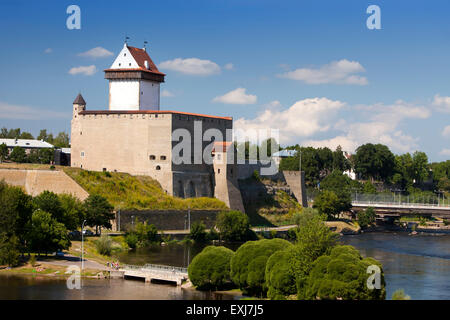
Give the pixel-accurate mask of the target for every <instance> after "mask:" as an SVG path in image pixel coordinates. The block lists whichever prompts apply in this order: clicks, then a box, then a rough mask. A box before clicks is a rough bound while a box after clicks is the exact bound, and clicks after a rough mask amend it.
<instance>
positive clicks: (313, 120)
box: [234, 98, 431, 152]
mask: <svg viewBox="0 0 450 320" xmlns="http://www.w3.org/2000/svg"><path fill="white" fill-rule="evenodd" d="M343 111H351V114H352V115H353V116H354V117H355V119H356V121H352V119H348V118H347V117H344V116H343V115H342V113H341V112H343ZM430 114H431V113H430V111H429V110H428V108H425V107H422V106H417V105H413V104H409V103H407V102H404V101H402V100H399V101H396V102H395V103H394V104H391V105H384V104H374V105H358V106H349V105H347V104H346V103H344V102H341V101H335V100H330V99H327V98H311V99H304V100H300V101H297V102H296V103H294V104H293V105H292V106H291V107H289V108H288V109H285V110H281V109H274V108H267V109H266V110H265V111H263V112H262V113H261V114H259V115H258V116H257V117H256V118H254V119H244V118H240V119H237V120H236V121H235V125H234V126H235V128H239V129H243V130H245V129H267V128H272V129H278V130H279V137H280V142H281V143H282V144H296V143H300V144H302V145H305V146H314V147H325V146H326V147H329V148H331V149H335V148H336V147H337V146H339V145H340V146H341V147H342V148H343V149H344V150H346V151H349V152H354V151H355V149H356V148H357V147H358V146H360V145H362V144H364V143H368V142H370V143H382V144H385V145H387V146H389V147H390V148H391V149H392V150H393V151H395V152H409V151H413V150H414V149H415V148H416V147H417V143H418V139H417V138H415V137H413V136H410V135H408V134H407V133H405V132H403V131H402V130H401V125H402V123H403V122H404V121H405V120H407V119H426V118H428V117H429V116H430ZM360 119H363V120H360ZM322 136H325V138H321V137H322ZM326 136H328V137H326Z"/></svg>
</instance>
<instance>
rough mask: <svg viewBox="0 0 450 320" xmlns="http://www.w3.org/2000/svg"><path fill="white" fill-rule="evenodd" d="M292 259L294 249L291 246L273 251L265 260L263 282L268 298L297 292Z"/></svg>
mask: <svg viewBox="0 0 450 320" xmlns="http://www.w3.org/2000/svg"><path fill="white" fill-rule="evenodd" d="M293 259H294V250H293V247H292V248H289V249H286V250H281V251H277V252H275V253H274V254H272V255H271V256H270V258H269V259H268V260H267V264H266V271H265V282H266V286H267V289H268V290H267V297H268V298H269V299H272V300H282V299H286V297H287V296H289V295H292V294H295V293H296V292H297V290H296V285H295V284H296V281H295V273H294V272H293V268H292V267H291V266H292V260H293Z"/></svg>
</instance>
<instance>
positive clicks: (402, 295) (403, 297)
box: [391, 289, 411, 300]
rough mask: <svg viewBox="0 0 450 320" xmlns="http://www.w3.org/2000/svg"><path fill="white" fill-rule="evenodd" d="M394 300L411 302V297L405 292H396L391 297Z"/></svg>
mask: <svg viewBox="0 0 450 320" xmlns="http://www.w3.org/2000/svg"><path fill="white" fill-rule="evenodd" d="M391 299H392V300H411V297H410V296H408V295H407V294H406V293H405V290H403V289H398V290H395V291H394V293H393V294H392V297H391Z"/></svg>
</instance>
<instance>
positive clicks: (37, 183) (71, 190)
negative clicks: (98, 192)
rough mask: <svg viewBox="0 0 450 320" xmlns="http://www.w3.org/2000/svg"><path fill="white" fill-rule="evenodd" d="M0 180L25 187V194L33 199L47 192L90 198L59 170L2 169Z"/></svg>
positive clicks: (0, 170)
mask: <svg viewBox="0 0 450 320" xmlns="http://www.w3.org/2000/svg"><path fill="white" fill-rule="evenodd" d="M0 180H5V182H6V183H8V184H10V185H13V186H19V187H23V188H24V189H25V192H26V193H27V194H29V195H31V196H33V197H35V196H37V195H39V194H40V193H41V192H43V191H45V190H48V191H52V192H54V193H56V194H62V193H67V194H72V195H73V196H75V197H77V198H78V199H80V200H84V199H86V198H87V197H88V196H89V193H87V191H86V190H84V189H83V188H82V187H80V186H79V185H78V184H77V183H76V182H75V181H73V180H72V179H71V178H70V177H69V176H68V175H67V174H65V173H64V172H63V171H59V170H26V169H0Z"/></svg>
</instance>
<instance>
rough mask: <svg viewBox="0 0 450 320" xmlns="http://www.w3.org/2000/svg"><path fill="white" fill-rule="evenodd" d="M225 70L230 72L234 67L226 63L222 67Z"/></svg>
mask: <svg viewBox="0 0 450 320" xmlns="http://www.w3.org/2000/svg"><path fill="white" fill-rule="evenodd" d="M223 68H224V69H225V70H232V69H233V68H234V65H233V64H232V63H227V64H226V65H224V66H223Z"/></svg>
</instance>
